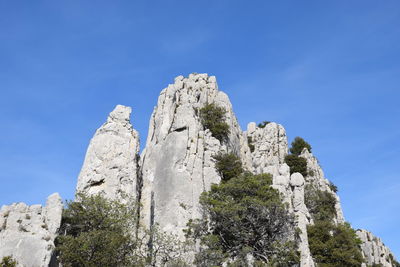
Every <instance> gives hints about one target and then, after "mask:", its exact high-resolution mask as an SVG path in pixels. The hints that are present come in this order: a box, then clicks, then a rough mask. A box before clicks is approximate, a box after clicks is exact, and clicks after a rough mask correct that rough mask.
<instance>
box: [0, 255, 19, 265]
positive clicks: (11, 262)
mask: <svg viewBox="0 0 400 267" xmlns="http://www.w3.org/2000/svg"><path fill="white" fill-rule="evenodd" d="M17 264H18V262H17V261H16V260H14V258H13V257H12V256H5V257H3V258H2V259H1V262H0V267H17Z"/></svg>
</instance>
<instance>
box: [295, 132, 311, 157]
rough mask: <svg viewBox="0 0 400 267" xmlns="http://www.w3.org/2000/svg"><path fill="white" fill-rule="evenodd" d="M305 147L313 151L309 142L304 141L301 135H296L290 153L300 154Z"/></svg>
mask: <svg viewBox="0 0 400 267" xmlns="http://www.w3.org/2000/svg"><path fill="white" fill-rule="evenodd" d="M304 148H307V150H308V152H310V153H311V146H310V144H309V143H307V142H306V141H304V139H303V138H301V137H296V138H295V139H294V141H293V142H292V145H291V148H290V153H292V154H293V155H297V156H298V155H300V154H301V152H302V151H303V149H304Z"/></svg>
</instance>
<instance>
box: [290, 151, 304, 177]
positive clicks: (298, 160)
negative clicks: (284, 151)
mask: <svg viewBox="0 0 400 267" xmlns="http://www.w3.org/2000/svg"><path fill="white" fill-rule="evenodd" d="M285 162H286V164H287V165H288V166H289V167H290V174H292V173H295V172H299V173H301V174H302V175H303V176H304V177H306V176H307V174H308V173H307V160H306V159H305V158H302V157H299V156H297V155H293V154H289V155H286V157H285Z"/></svg>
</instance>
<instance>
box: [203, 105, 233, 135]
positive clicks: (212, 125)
mask: <svg viewBox="0 0 400 267" xmlns="http://www.w3.org/2000/svg"><path fill="white" fill-rule="evenodd" d="M225 114H226V110H225V109H224V108H223V107H219V106H217V105H216V104H214V103H211V104H206V105H205V106H204V107H202V108H201V109H200V120H201V123H202V124H203V126H204V128H206V129H209V130H210V131H211V134H212V136H214V137H215V138H217V139H218V140H219V141H220V142H222V141H225V140H226V138H227V136H228V134H229V125H228V124H227V123H226V122H225Z"/></svg>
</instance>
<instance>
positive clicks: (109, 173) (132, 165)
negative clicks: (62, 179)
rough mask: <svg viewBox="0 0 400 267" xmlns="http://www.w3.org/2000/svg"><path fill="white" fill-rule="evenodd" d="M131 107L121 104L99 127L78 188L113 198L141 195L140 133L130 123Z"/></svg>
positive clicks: (91, 143)
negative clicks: (139, 174)
mask: <svg viewBox="0 0 400 267" xmlns="http://www.w3.org/2000/svg"><path fill="white" fill-rule="evenodd" d="M130 115H131V108H130V107H125V106H122V105H117V106H116V107H115V109H114V110H113V111H112V112H111V113H110V114H109V116H108V118H107V121H106V122H105V123H104V124H103V125H102V126H101V127H100V128H99V129H98V130H97V131H96V133H95V134H94V136H93V138H92V140H91V141H90V144H89V147H88V149H87V152H86V156H85V161H84V163H83V166H82V169H81V172H80V174H79V178H78V184H77V187H76V191H77V192H83V193H87V194H98V193H101V194H103V195H104V196H106V197H108V198H111V199H116V198H118V199H121V198H126V197H132V198H136V197H137V189H138V187H137V183H138V179H137V171H138V153H139V135H138V133H137V132H136V131H135V130H134V129H133V127H132V125H131V123H130Z"/></svg>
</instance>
